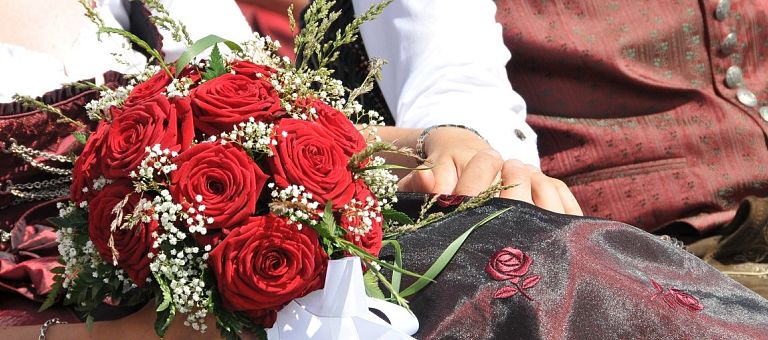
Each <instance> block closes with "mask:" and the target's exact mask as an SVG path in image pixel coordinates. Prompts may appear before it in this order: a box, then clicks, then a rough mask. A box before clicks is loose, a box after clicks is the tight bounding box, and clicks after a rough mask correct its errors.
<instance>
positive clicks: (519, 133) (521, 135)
mask: <svg viewBox="0 0 768 340" xmlns="http://www.w3.org/2000/svg"><path fill="white" fill-rule="evenodd" d="M515 136H517V139H519V140H521V141H522V140H525V134H524V133H523V131H520V129H515Z"/></svg>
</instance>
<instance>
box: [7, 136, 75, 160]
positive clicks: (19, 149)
mask: <svg viewBox="0 0 768 340" xmlns="http://www.w3.org/2000/svg"><path fill="white" fill-rule="evenodd" d="M9 141H10V142H11V147H10V148H8V149H6V150H3V151H5V152H6V153H9V152H10V153H14V154H18V155H22V154H26V155H30V156H32V157H34V158H38V157H39V158H44V159H47V160H52V161H57V162H62V163H73V162H74V161H75V157H73V156H65V155H57V154H55V153H50V152H45V151H40V150H35V149H32V148H29V147H26V146H23V145H19V144H18V143H16V139H13V138H10V139H9Z"/></svg>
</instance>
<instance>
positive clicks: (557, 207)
mask: <svg viewBox="0 0 768 340" xmlns="http://www.w3.org/2000/svg"><path fill="white" fill-rule="evenodd" d="M530 171H531V196H533V204H535V205H536V206H537V207H540V208H542V209H546V210H549V211H553V212H556V213H558V214H563V213H565V208H563V202H562V201H561V200H560V192H559V191H558V190H557V188H555V186H554V185H552V182H551V181H550V180H551V179H552V178H549V177H547V176H546V175H544V174H542V173H541V172H538V171H533V170H530Z"/></svg>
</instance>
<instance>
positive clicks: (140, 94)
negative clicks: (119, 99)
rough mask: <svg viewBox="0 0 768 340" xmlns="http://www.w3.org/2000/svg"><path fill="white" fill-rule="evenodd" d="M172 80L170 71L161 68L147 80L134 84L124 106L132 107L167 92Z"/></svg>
mask: <svg viewBox="0 0 768 340" xmlns="http://www.w3.org/2000/svg"><path fill="white" fill-rule="evenodd" d="M172 80H173V78H171V76H169V75H168V73H165V71H163V70H160V71H159V72H157V73H155V75H153V76H152V77H150V78H149V79H147V81H145V82H143V83H140V84H138V85H136V86H134V88H133V90H131V93H130V94H129V95H128V98H126V99H125V104H124V106H123V107H126V108H128V107H131V106H134V105H136V104H139V103H141V102H143V101H145V100H147V99H149V98H152V97H154V96H155V95H157V94H160V93H165V88H166V87H167V86H168V85H169V84H170V83H171V81H172Z"/></svg>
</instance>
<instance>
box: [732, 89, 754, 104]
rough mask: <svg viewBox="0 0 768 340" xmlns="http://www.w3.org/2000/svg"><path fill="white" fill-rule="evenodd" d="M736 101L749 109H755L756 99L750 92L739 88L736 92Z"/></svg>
mask: <svg viewBox="0 0 768 340" xmlns="http://www.w3.org/2000/svg"><path fill="white" fill-rule="evenodd" d="M736 99H738V100H739V102H741V103H742V104H744V105H746V106H749V107H755V106H757V97H756V96H755V94H754V93H752V91H750V90H747V89H745V88H740V89H738V90H737V91H736Z"/></svg>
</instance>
